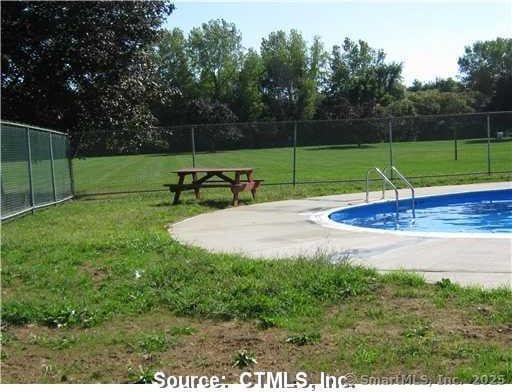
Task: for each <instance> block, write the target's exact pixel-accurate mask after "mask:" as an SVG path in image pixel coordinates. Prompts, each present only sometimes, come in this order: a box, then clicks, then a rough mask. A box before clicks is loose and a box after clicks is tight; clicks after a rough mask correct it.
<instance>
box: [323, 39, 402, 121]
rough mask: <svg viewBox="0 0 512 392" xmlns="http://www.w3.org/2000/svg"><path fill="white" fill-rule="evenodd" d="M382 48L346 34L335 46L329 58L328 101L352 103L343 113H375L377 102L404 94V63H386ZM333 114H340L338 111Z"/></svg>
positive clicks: (342, 103) (345, 104)
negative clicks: (372, 46) (373, 46)
mask: <svg viewBox="0 0 512 392" xmlns="http://www.w3.org/2000/svg"><path fill="white" fill-rule="evenodd" d="M385 60H386V54H385V53H384V51H383V50H382V49H379V50H377V49H373V48H371V47H370V46H369V45H368V43H366V42H365V41H362V40H360V41H358V42H355V41H352V40H351V39H349V38H345V41H344V42H343V45H342V46H341V47H340V46H334V47H333V49H332V53H331V57H330V59H329V66H330V73H329V77H328V81H327V86H326V95H327V97H328V100H327V104H328V105H331V106H332V107H333V108H334V109H335V110H334V111H336V107H337V106H339V105H340V104H341V106H342V107H347V104H348V106H349V110H348V111H347V110H343V111H342V112H341V113H340V115H341V116H344V115H348V114H349V112H351V111H353V112H354V115H356V116H357V115H362V116H367V115H372V114H373V113H375V110H376V108H377V104H387V103H389V102H390V101H392V100H394V99H399V98H401V97H403V87H402V85H401V73H402V64H399V63H395V62H391V63H386V61H385ZM331 116H333V117H337V113H332V114H331Z"/></svg>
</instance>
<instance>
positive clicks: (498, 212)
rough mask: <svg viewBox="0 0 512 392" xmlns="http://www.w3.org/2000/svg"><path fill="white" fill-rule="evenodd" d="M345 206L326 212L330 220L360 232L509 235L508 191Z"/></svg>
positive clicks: (511, 204)
mask: <svg viewBox="0 0 512 392" xmlns="http://www.w3.org/2000/svg"><path fill="white" fill-rule="evenodd" d="M411 206H412V201H411V199H401V200H400V201H399V214H398V218H397V216H396V204H395V200H392V201H380V202H374V203H369V204H363V205H358V206H352V207H346V208H343V209H340V210H337V211H334V212H330V213H329V215H328V217H329V219H330V220H331V221H334V222H337V223H340V224H343V225H348V226H354V227H357V228H363V229H376V230H386V231H393V232H412V233H417V234H419V233H468V234H471V233H477V234H494V233H497V234H499V233H502V234H505V235H506V234H508V233H510V234H512V189H499V190H492V191H476V192H464V193H453V194H447V195H438V196H422V197H417V198H416V217H415V219H413V217H412V208H411Z"/></svg>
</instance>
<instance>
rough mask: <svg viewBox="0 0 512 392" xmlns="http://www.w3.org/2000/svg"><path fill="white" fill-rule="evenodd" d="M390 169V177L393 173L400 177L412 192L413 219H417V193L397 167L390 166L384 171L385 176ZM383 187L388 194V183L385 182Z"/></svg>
mask: <svg viewBox="0 0 512 392" xmlns="http://www.w3.org/2000/svg"><path fill="white" fill-rule="evenodd" d="M388 169H389V170H390V175H391V177H392V176H393V173H395V174H396V175H397V176H398V177H400V179H401V180H402V181H403V182H404V183H405V184H406V185H407V186H408V187H409V189H410V190H411V196H412V198H411V201H412V217H413V219H415V218H416V200H415V192H414V187H413V186H412V184H411V183H410V182H409V180H408V179H407V178H406V177H405V176H404V175H403V174H402V173H400V172H399V171H398V169H397V168H396V167H395V166H388V167H386V168H385V169H384V175H385V174H386V173H387V172H388ZM382 187H383V189H384V193H386V182H384V183H383V184H382Z"/></svg>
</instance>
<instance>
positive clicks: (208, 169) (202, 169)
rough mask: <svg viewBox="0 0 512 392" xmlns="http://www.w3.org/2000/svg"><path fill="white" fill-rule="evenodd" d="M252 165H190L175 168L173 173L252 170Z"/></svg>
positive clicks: (244, 171)
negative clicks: (188, 166)
mask: <svg viewBox="0 0 512 392" xmlns="http://www.w3.org/2000/svg"><path fill="white" fill-rule="evenodd" d="M253 170H254V169H253V168H252V167H190V168H184V169H179V170H173V171H171V173H179V174H187V173H224V172H243V173H246V172H252V171H253Z"/></svg>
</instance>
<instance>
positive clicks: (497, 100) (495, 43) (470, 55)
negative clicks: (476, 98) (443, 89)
mask: <svg viewBox="0 0 512 392" xmlns="http://www.w3.org/2000/svg"><path fill="white" fill-rule="evenodd" d="M458 64H459V71H460V74H461V76H462V80H463V82H464V83H465V84H466V86H467V87H469V88H470V89H473V90H476V91H479V92H481V93H482V94H484V95H485V96H486V97H487V98H488V105H487V108H488V109H493V110H508V109H512V101H510V99H507V97H510V93H508V95H507V93H506V91H507V90H508V91H509V89H507V83H510V82H509V81H510V78H511V77H512V39H511V38H496V39H495V40H492V41H477V42H475V43H473V45H472V46H466V48H465V50H464V55H463V56H462V57H460V58H459V60H458ZM508 86H510V84H508Z"/></svg>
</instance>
